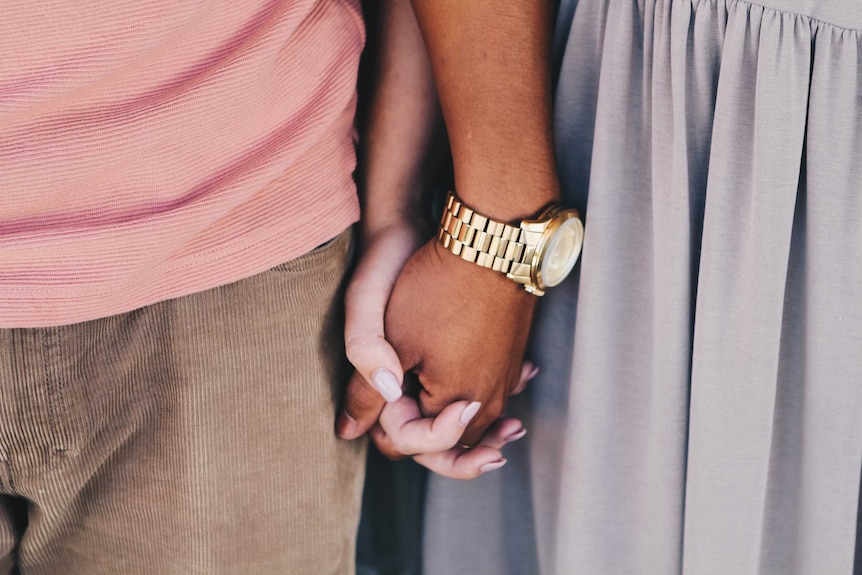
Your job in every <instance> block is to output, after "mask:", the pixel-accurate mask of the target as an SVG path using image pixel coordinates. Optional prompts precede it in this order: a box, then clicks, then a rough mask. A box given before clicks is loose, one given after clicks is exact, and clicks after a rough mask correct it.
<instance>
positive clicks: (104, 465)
mask: <svg viewBox="0 0 862 575" xmlns="http://www.w3.org/2000/svg"><path fill="white" fill-rule="evenodd" d="M349 246H350V232H345V233H343V234H341V235H340V236H339V237H338V238H336V239H335V240H333V241H332V242H330V243H328V244H326V245H324V246H322V247H320V248H318V249H316V250H314V251H312V252H310V253H308V254H306V255H304V256H302V257H299V258H297V259H295V260H292V261H290V262H287V263H285V264H283V265H280V266H278V267H276V268H273V269H271V270H269V271H266V272H264V273H262V274H259V275H257V276H254V277H251V278H248V279H245V280H242V281H239V282H236V283H233V284H230V285H225V286H222V287H219V288H216V289H213V290H209V291H206V292H202V293H198V294H193V295H190V296H186V297H182V298H179V299H175V300H170V301H165V302H161V303H158V304H155V305H151V306H148V307H145V308H142V309H139V310H136V311H133V312H130V313H127V314H122V315H118V316H112V317H107V318H104V319H99V320H95V321H90V322H85V323H80V324H75V325H68V326H60V327H51V328H43V329H11V330H0V493H2V494H0V573H2V574H7V573H22V574H24V575H64V574H87V575H93V574H103V573H104V574H109V573H110V574H137V573H147V574H156V573H157V574H160V575H165V574H191V573H205V574H207V575H212V574H219V573H231V574H238V573H248V574H255V575H258V574H268V573H286V574H298V575H306V574H308V575H321V574H328V573H333V574H335V573H337V574H342V573H353V570H354V567H353V563H354V548H355V542H354V540H355V531H356V527H357V522H358V517H359V506H360V498H361V488H362V481H363V464H364V444H363V443H361V442H357V443H348V442H345V441H342V440H340V439H338V438H337V437H336V435H335V433H334V420H335V415H336V408H337V404H338V402H339V400H340V396H341V392H342V383H343V382H344V381H345V380H346V367H347V366H346V364H345V360H344V354H343V346H342V340H343V336H342V325H341V319H340V311H339V310H340V305H341V299H342V298H341V293H340V286H341V284H342V279H343V276H344V272H345V269H346V266H347V260H348V251H349Z"/></svg>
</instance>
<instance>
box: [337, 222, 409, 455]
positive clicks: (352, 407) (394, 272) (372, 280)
mask: <svg viewBox="0 0 862 575" xmlns="http://www.w3.org/2000/svg"><path fill="white" fill-rule="evenodd" d="M387 239H389V240H390V241H386V240H387ZM411 253H412V247H411V246H410V245H409V242H404V241H400V238H398V237H392V238H385V237H384V239H383V241H376V242H372V243H371V244H370V245H369V249H368V251H367V252H366V253H365V254H364V255H363V257H362V259H361V260H360V262H359V265H358V266H357V268H356V272H355V274H354V276H353V279H352V281H351V282H350V285H349V286H348V288H347V294H346V296H345V327H344V345H345V351H346V353H347V359H348V360H350V363H352V364H353V366H354V367H355V368H356V373H355V374H354V375H353V377H351V379H350V382H349V384H348V387H347V397H346V400H345V406H344V413H342V416H341V417H340V418H339V422H338V433H339V435H341V436H342V437H344V438H345V439H353V438H355V437H359V436H360V435H362V434H363V433H365V432H366V431H367V430H368V429H369V428H370V427H371V426H372V425H374V423H375V422H376V421H377V418H378V417H379V416H380V412H381V410H382V409H383V405H384V403H385V402H386V401H396V400H397V399H398V398H400V397H401V383H402V381H403V379H404V372H403V370H402V368H401V361H400V360H399V359H398V354H397V353H395V349H394V348H393V347H392V346H391V345H390V344H389V342H388V341H386V338H385V337H384V333H383V316H384V313H385V312H386V304H387V302H388V301H389V296H390V294H391V293H392V289H393V287H394V285H395V281H396V279H397V278H398V274H399V272H400V271H401V268H402V266H403V265H404V262H405V261H407V259H408V258H409V257H410V254H411Z"/></svg>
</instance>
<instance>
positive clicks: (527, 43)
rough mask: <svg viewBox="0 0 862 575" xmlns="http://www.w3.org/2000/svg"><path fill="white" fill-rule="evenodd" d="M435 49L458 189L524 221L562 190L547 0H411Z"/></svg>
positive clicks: (482, 206) (473, 201)
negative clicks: (555, 147) (556, 154)
mask: <svg viewBox="0 0 862 575" xmlns="http://www.w3.org/2000/svg"><path fill="white" fill-rule="evenodd" d="M413 5H414V8H415V11H416V14H417V17H418V21H419V26H420V28H421V29H422V32H423V35H424V38H425V43H426V45H427V47H428V52H429V54H430V59H431V65H432V67H433V71H434V76H435V78H436V80H437V85H438V92H439V97H440V102H441V104H442V109H443V115H444V117H445V120H446V127H447V130H448V134H449V142H450V146H451V148H452V156H453V161H454V165H455V183H456V188H457V190H458V193H459V195H460V196H461V197H462V198H463V199H464V200H465V201H466V202H467V203H468V204H470V205H472V206H474V207H475V208H476V209H478V210H481V211H482V213H485V214H487V215H491V216H493V217H495V218H497V219H504V220H517V219H520V218H523V217H525V216H529V215H533V214H535V213H536V212H537V211H538V210H539V209H540V208H541V207H542V206H544V205H545V204H547V203H549V202H551V201H553V200H556V199H558V198H559V183H558V179H557V171H556V165H555V160H554V152H553V132H552V128H551V70H550V49H551V48H550V38H551V26H552V24H553V21H552V20H553V2H550V1H548V0H530V1H526V0H521V1H511V2H509V1H507V2H500V1H499V0H469V1H465V0H413Z"/></svg>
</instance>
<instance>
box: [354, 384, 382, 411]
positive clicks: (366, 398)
mask: <svg viewBox="0 0 862 575" xmlns="http://www.w3.org/2000/svg"><path fill="white" fill-rule="evenodd" d="M353 381H354V382H355V383H351V385H350V387H349V388H348V390H347V405H348V406H350V407H352V408H354V409H356V410H358V411H360V412H367V411H372V410H375V409H377V408H378V407H380V406H381V405H382V404H383V402H384V401H385V400H384V399H383V398H382V397H380V394H378V393H377V391H375V390H374V389H372V388H371V387H370V386H369V385H368V384H367V383H365V382H364V381H361V380H359V379H354V380H353ZM351 415H353V414H351Z"/></svg>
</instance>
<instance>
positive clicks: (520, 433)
mask: <svg viewBox="0 0 862 575" xmlns="http://www.w3.org/2000/svg"><path fill="white" fill-rule="evenodd" d="M525 435H527V430H526V429H524V428H523V427H522V428H521V429H520V431H516V432H515V433H513V434H512V435H510V436H509V437H507V438H506V439H504V440H503V443H512V442H513V441H518V440H519V439H521V438H522V437H524V436H525Z"/></svg>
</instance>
